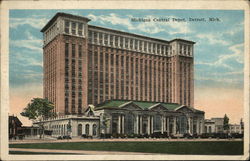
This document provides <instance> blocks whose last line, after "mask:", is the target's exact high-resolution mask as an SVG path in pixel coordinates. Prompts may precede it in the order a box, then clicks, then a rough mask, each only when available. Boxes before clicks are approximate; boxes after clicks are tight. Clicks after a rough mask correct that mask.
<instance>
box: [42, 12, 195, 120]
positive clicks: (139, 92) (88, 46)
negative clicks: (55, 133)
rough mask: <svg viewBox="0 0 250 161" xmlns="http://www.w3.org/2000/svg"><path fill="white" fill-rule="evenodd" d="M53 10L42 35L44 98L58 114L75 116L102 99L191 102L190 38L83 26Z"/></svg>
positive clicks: (83, 22)
mask: <svg viewBox="0 0 250 161" xmlns="http://www.w3.org/2000/svg"><path fill="white" fill-rule="evenodd" d="M89 21H90V19H88V18H85V17H80V16H75V15H70V14H66V13H57V14H56V15H55V16H54V17H53V18H52V19H51V20H50V21H49V22H48V23H47V24H46V25H45V27H44V28H43V29H42V30H41V32H43V34H44V47H43V49H44V54H43V56H44V97H46V98H48V99H49V100H50V101H52V102H53V103H54V104H55V112H56V113H57V114H58V115H65V114H66V115H73V114H81V113H82V112H83V111H84V109H86V108H87V107H88V105H89V104H93V105H97V104H100V103H102V102H104V101H107V100H113V99H122V100H134V101H152V102H171V103H178V104H181V105H188V106H193V104H194V102H193V101H194V94H193V93H194V85H193V83H194V81H193V77H194V76H193V45H194V42H192V41H188V40H183V39H174V40H171V41H166V40H161V39H156V38H151V37H146V36H142V35H136V34H132V33H127V32H122V31H118V30H113V29H107V28H103V27H98V26H93V25H89V24H88V22H89Z"/></svg>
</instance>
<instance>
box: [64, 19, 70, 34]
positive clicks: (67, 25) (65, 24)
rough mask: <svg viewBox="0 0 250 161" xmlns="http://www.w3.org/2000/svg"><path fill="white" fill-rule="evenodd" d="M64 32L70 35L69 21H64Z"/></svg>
mask: <svg viewBox="0 0 250 161" xmlns="http://www.w3.org/2000/svg"><path fill="white" fill-rule="evenodd" d="M64 32H65V33H67V34H69V21H64Z"/></svg>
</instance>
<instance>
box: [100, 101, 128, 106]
mask: <svg viewBox="0 0 250 161" xmlns="http://www.w3.org/2000/svg"><path fill="white" fill-rule="evenodd" d="M128 102H130V101H123V100H114V101H107V102H104V103H102V104H99V105H97V106H96V107H98V108H99V107H101V108H104V107H119V106H121V105H123V104H125V103H128Z"/></svg>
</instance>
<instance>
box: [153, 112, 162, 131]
mask: <svg viewBox="0 0 250 161" xmlns="http://www.w3.org/2000/svg"><path fill="white" fill-rule="evenodd" d="M154 131H161V115H155V117H154Z"/></svg>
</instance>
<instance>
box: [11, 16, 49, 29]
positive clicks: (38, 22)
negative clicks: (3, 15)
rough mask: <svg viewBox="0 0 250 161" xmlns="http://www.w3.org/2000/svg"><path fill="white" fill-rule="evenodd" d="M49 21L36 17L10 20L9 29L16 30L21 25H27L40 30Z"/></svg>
mask: <svg viewBox="0 0 250 161" xmlns="http://www.w3.org/2000/svg"><path fill="white" fill-rule="evenodd" d="M48 21H49V19H47V18H38V17H30V18H27V17H24V18H10V28H18V27H19V26H21V25H29V26H31V27H33V28H36V29H41V28H42V27H43V26H44V25H45V24H46V23H47V22H48Z"/></svg>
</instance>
